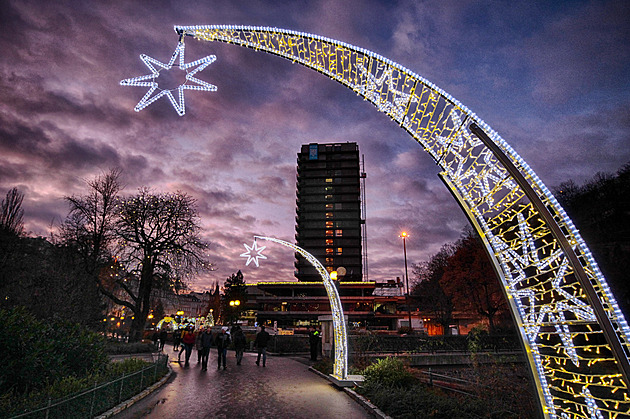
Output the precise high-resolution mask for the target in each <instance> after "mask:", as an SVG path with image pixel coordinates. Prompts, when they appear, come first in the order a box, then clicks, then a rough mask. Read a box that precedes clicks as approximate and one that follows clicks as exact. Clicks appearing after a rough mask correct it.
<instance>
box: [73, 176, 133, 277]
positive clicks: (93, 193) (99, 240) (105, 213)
mask: <svg viewBox="0 0 630 419" xmlns="http://www.w3.org/2000/svg"><path fill="white" fill-rule="evenodd" d="M120 175H121V170H120V169H110V170H109V172H107V173H105V174H103V175H101V176H97V177H96V178H94V179H92V180H89V181H87V182H86V183H87V185H88V186H89V188H90V189H89V192H88V194H87V195H82V196H71V197H69V196H67V197H65V200H66V201H67V202H68V203H69V204H70V213H69V214H68V217H67V218H66V220H65V221H64V223H63V224H62V226H61V232H62V233H61V234H62V238H63V241H64V242H65V243H66V244H69V245H72V246H73V247H75V248H76V249H77V250H78V251H79V252H80V254H82V255H83V257H84V259H85V261H86V267H87V269H88V271H89V272H90V273H92V274H93V273H97V272H98V270H99V269H100V268H101V267H102V266H103V265H105V264H106V263H107V262H108V261H109V259H110V256H111V245H112V243H113V241H114V239H115V236H114V229H113V227H114V224H115V220H116V203H117V200H118V193H119V192H120V191H121V190H122V188H123V187H122V185H121V183H120Z"/></svg>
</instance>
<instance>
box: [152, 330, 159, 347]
mask: <svg viewBox="0 0 630 419" xmlns="http://www.w3.org/2000/svg"><path fill="white" fill-rule="evenodd" d="M159 337H160V335H159V334H158V332H157V330H156V331H155V332H153V334H152V335H151V341H152V342H153V346H155V349H157V348H158V339H159Z"/></svg>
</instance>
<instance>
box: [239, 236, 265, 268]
mask: <svg viewBox="0 0 630 419" xmlns="http://www.w3.org/2000/svg"><path fill="white" fill-rule="evenodd" d="M243 246H245V249H247V252H245V253H241V257H242V258H247V262H246V263H245V266H248V265H249V264H250V263H251V262H252V261H253V262H254V263H255V264H256V267H257V268H258V267H259V266H260V265H259V264H258V259H267V256H264V255H263V254H262V251H263V250H265V248H266V247H267V246H261V247H258V243H256V240H254V244H252V247H249V246H248V245H246V244H245V243H243Z"/></svg>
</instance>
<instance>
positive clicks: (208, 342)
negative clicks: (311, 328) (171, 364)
mask: <svg viewBox="0 0 630 419" xmlns="http://www.w3.org/2000/svg"><path fill="white" fill-rule="evenodd" d="M178 332H179V333H178ZM162 333H166V332H165V331H163V332H162ZM175 333H176V334H174V338H173V349H174V350H175V351H177V350H178V349H179V345H181V347H182V348H181V351H180V353H179V357H178V360H179V361H180V362H181V357H182V355H184V366H186V367H187V366H189V365H190V356H191V354H192V350H193V348H194V347H196V349H197V363H201V370H202V371H207V370H208V358H209V356H210V348H211V347H212V346H215V347H216V348H217V369H220V368H221V367H223V369H226V368H227V350H228V347H229V346H230V344H231V343H234V349H235V351H236V365H241V362H242V360H243V353H244V352H245V348H246V347H247V337H246V336H245V333H244V332H243V329H241V327H240V326H238V325H236V326H234V327H232V329H231V331H230V332H228V328H227V327H226V326H224V327H222V328H221V330H220V331H219V332H218V333H216V334H213V333H212V328H211V327H210V326H208V327H206V328H204V329H202V330H200V331H198V332H195V330H194V327H193V326H192V325H190V326H188V327H186V328H185V329H183V330H181V331H176V332H175ZM159 339H160V344H159V347H160V348H162V347H163V346H164V344H163V343H162V342H163V340H162V338H161V334H160V337H159ZM269 339H270V336H269V333H267V331H266V330H265V326H261V327H260V332H258V333H257V334H256V339H255V340H254V348H256V349H257V350H258V358H257V360H256V365H260V361H261V358H262V366H263V367H265V366H266V364H267V344H268V343H269Z"/></svg>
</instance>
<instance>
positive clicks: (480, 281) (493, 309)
mask: <svg viewBox="0 0 630 419" xmlns="http://www.w3.org/2000/svg"><path fill="white" fill-rule="evenodd" d="M464 234H465V235H464V236H463V237H462V238H461V239H460V240H459V241H458V242H457V243H456V244H455V248H456V250H455V252H454V253H453V254H452V255H451V256H450V257H449V258H448V264H447V266H446V267H445V269H444V273H443V274H442V277H441V278H440V285H441V286H442V289H443V290H444V292H445V293H446V294H447V295H450V296H451V298H452V301H453V305H454V306H455V307H456V308H457V309H458V310H463V311H469V312H475V313H477V314H479V315H481V316H483V317H485V318H486V319H487V320H488V326H489V329H490V333H495V330H496V328H495V317H496V316H497V315H498V314H500V313H501V312H504V311H505V310H506V309H507V302H506V300H505V296H504V294H503V291H502V290H501V285H500V283H499V279H498V278H497V277H496V274H495V272H494V269H493V268H492V265H491V262H490V260H489V259H488V255H487V254H486V251H485V249H484V248H483V246H482V244H481V242H480V240H479V238H478V237H477V235H476V234H474V233H473V232H472V231H467V232H465V233H464Z"/></svg>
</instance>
